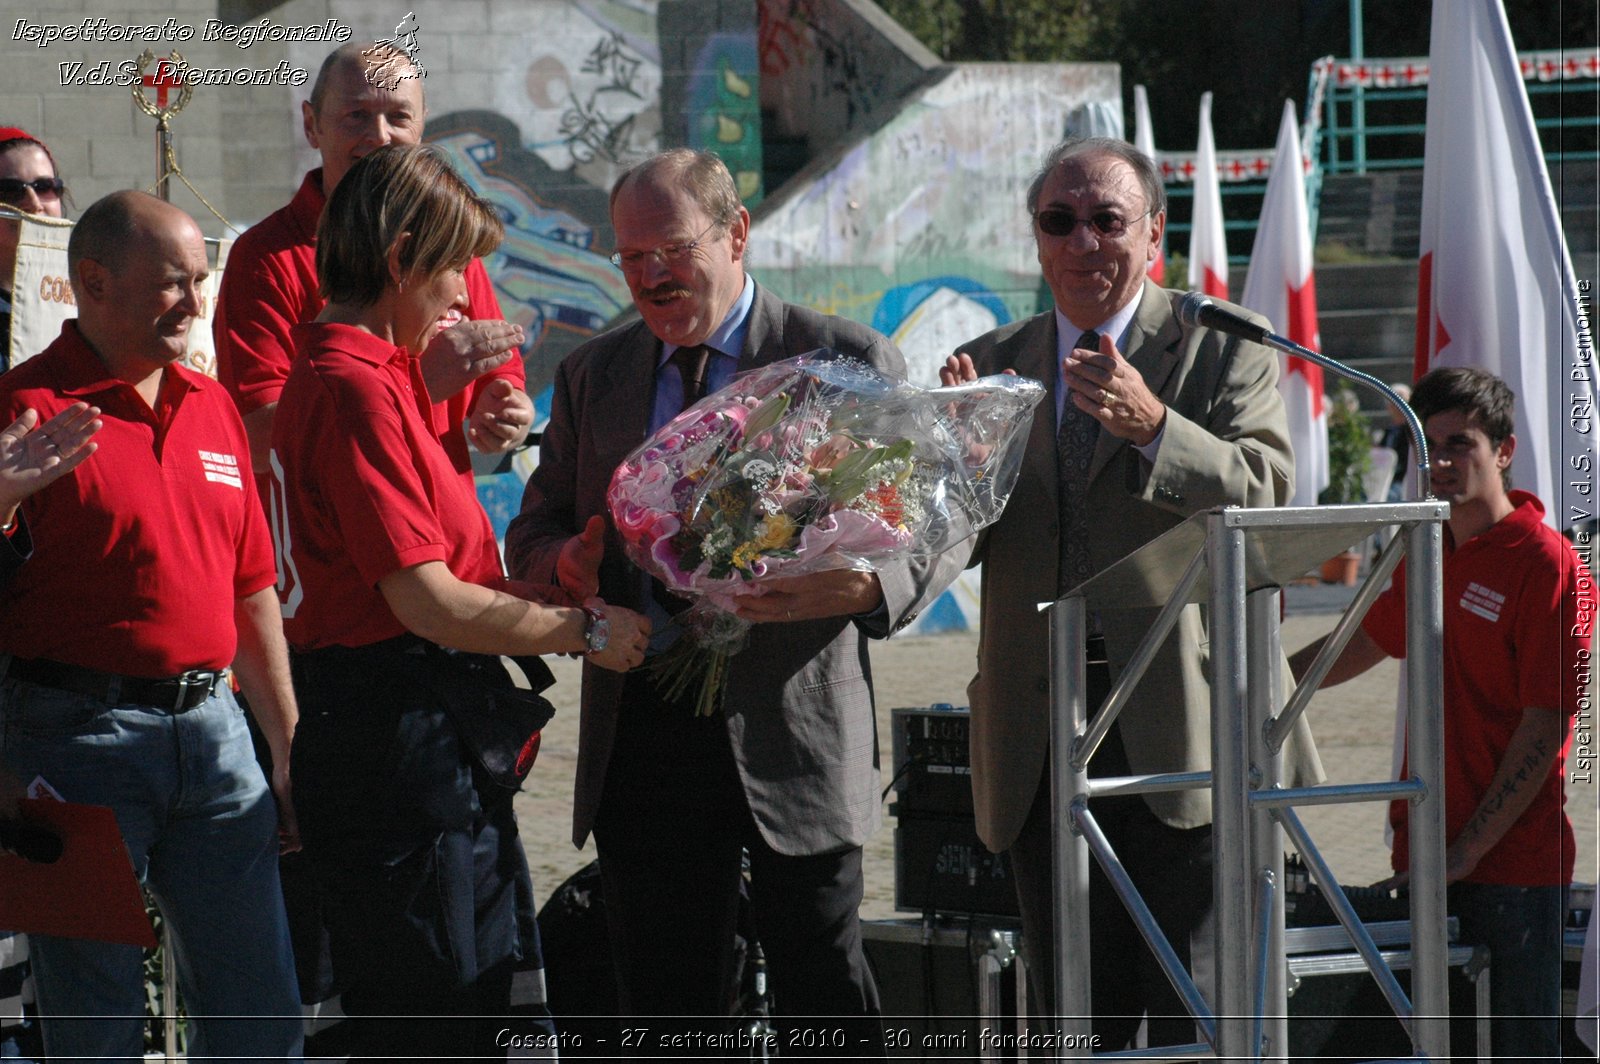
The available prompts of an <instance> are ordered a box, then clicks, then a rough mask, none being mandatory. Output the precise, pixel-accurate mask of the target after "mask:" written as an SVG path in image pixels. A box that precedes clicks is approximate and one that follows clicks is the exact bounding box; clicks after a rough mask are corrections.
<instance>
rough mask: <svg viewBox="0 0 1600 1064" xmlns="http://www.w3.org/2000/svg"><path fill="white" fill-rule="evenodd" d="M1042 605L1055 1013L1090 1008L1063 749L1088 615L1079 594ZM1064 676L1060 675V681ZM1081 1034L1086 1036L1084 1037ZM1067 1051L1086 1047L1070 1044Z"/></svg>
mask: <svg viewBox="0 0 1600 1064" xmlns="http://www.w3.org/2000/svg"><path fill="white" fill-rule="evenodd" d="M1049 611H1050V675H1051V677H1052V681H1051V684H1050V759H1049V764H1050V829H1051V833H1052V837H1053V838H1054V839H1055V842H1056V845H1055V853H1054V855H1053V857H1052V864H1053V871H1054V874H1055V887H1056V890H1055V899H1054V900H1055V905H1054V916H1055V928H1056V955H1055V977H1056V992H1055V1010H1056V1016H1057V1017H1069V1016H1070V1017H1079V1018H1084V1019H1087V1018H1088V1017H1090V1016H1092V1015H1093V1008H1092V1006H1091V1004H1090V985H1089V845H1088V843H1087V841H1086V840H1085V839H1084V838H1083V836H1082V835H1080V834H1078V833H1077V832H1076V831H1075V830H1074V828H1073V818H1072V812H1071V809H1070V804H1071V802H1072V801H1073V798H1074V796H1076V795H1080V794H1084V793H1086V792H1087V791H1088V788H1089V769H1088V767H1087V766H1086V765H1084V764H1079V763H1077V762H1076V761H1075V759H1074V758H1072V757H1070V756H1068V751H1070V750H1072V747H1073V741H1074V740H1075V739H1076V738H1077V737H1078V736H1080V735H1082V734H1083V733H1084V729H1085V726H1086V725H1087V723H1088V715H1089V707H1088V666H1087V663H1086V661H1085V658H1084V643H1085V641H1086V639H1087V637H1088V632H1089V625H1088V616H1087V612H1086V609H1085V605H1084V600H1083V597H1082V596H1081V595H1076V596H1072V597H1070V598H1064V599H1061V600H1059V601H1057V602H1055V603H1053V604H1052V605H1051V606H1050V607H1049ZM1063 679H1065V681H1066V682H1064V683H1063V682H1061V681H1062V680H1063ZM1084 1041H1087V1039H1085V1040H1084ZM1066 1052H1067V1053H1068V1054H1069V1055H1071V1056H1079V1057H1084V1056H1088V1055H1089V1054H1090V1047H1089V1046H1087V1045H1082V1046H1080V1045H1078V1044H1077V1041H1076V1040H1074V1044H1073V1045H1072V1046H1071V1047H1070V1048H1069V1049H1068V1050H1067V1051H1066Z"/></svg>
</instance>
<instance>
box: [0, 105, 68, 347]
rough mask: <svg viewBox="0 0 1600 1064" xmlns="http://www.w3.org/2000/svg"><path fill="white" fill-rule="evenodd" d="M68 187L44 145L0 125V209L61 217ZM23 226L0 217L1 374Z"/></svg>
mask: <svg viewBox="0 0 1600 1064" xmlns="http://www.w3.org/2000/svg"><path fill="white" fill-rule="evenodd" d="M66 196H67V186H66V184H65V183H64V182H63V181H62V180H61V175H60V174H59V173H57V172H56V160H55V157H54V156H53V155H51V154H50V149H49V148H47V147H45V146H44V142H43V141H41V140H39V139H38V138H37V137H35V136H34V135H33V134H31V133H29V132H28V131H27V130H25V129H20V128H18V127H16V126H0V206H5V207H10V208H12V209H13V210H19V211H27V212H28V213H29V214H42V215H45V216H46V217H49V218H60V217H61V214H62V205H63V201H64V200H65V199H66ZM21 229H22V226H21V224H20V223H19V222H17V220H16V219H14V218H7V217H0V373H3V372H5V371H6V370H8V369H10V368H11V277H12V274H13V273H14V272H15V270H16V268H17V239H18V237H19V236H20V234H21Z"/></svg>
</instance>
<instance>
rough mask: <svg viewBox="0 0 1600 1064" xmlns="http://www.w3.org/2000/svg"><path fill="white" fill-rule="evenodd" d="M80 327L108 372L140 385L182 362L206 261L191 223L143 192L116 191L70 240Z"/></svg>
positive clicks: (203, 247) (198, 303)
mask: <svg viewBox="0 0 1600 1064" xmlns="http://www.w3.org/2000/svg"><path fill="white" fill-rule="evenodd" d="M67 263H68V268H69V269H70V270H71V272H72V291H73V295H74V296H75V297H76V299H77V303H78V329H79V331H80V332H81V333H82V334H83V338H84V339H85V340H87V341H88V342H89V346H90V347H92V348H93V349H94V350H95V352H96V353H97V354H99V355H100V357H101V359H102V360H103V361H104V362H105V363H106V365H107V367H108V368H109V369H110V370H111V371H112V372H113V373H115V374H117V375H119V376H122V377H123V378H124V379H126V380H138V379H141V376H144V375H148V374H149V373H151V372H154V371H155V370H158V369H160V368H161V367H163V366H165V365H167V364H168V363H171V362H174V361H176V360H178V359H180V358H182V357H183V355H184V353H185V352H186V350H187V347H188V336H189V328H190V326H191V325H192V324H193V323H194V320H195V319H196V318H197V317H198V316H199V314H200V309H201V299H200V285H201V282H203V281H204V280H205V278H206V274H207V271H208V270H209V262H208V259H207V256H206V244H205V237H204V236H203V235H202V234H201V232H200V227H199V226H197V225H195V223H194V219H193V218H190V217H189V216H188V215H187V214H185V213H184V212H183V211H181V210H179V209H178V208H177V207H174V206H173V205H172V204H170V203H167V202H165V201H163V200H159V199H157V198H156V197H154V196H152V195H150V194H149V193H146V192H137V191H133V190H126V191H122V192H113V193H111V195H109V196H106V197H105V198H103V199H101V200H98V201H96V202H95V203H94V204H93V205H91V206H90V207H89V209H88V210H86V211H84V212H83V217H82V218H80V219H79V220H78V224H77V225H75V226H74V227H73V229H72V236H71V237H70V238H69V239H68V241H67Z"/></svg>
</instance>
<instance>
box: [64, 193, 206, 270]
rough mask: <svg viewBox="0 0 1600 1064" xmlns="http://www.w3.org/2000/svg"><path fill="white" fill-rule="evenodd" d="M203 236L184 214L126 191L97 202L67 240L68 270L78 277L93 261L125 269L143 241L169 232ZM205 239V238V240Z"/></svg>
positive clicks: (175, 208) (167, 205)
mask: <svg viewBox="0 0 1600 1064" xmlns="http://www.w3.org/2000/svg"><path fill="white" fill-rule="evenodd" d="M189 230H192V231H193V233H194V234H195V235H197V236H198V235H199V233H200V228H199V227H198V226H197V225H195V224H194V219H193V218H190V217H189V216H188V215H187V214H185V213H184V212H183V211H181V210H179V209H178V208H177V207H174V206H173V205H172V204H170V203H168V202H166V201H165V200H162V199H158V198H156V197H155V196H152V195H150V193H148V192H140V191H138V190H137V189H124V190H122V191H121V192H113V193H111V194H110V195H108V196H106V197H104V198H102V199H100V200H97V201H95V203H93V204H92V205H91V206H90V207H89V209H88V210H86V211H84V212H83V217H82V218H80V219H78V224H77V225H75V226H73V227H72V235H71V236H70V237H68V238H67V271H68V272H69V273H70V274H71V275H72V276H73V277H74V278H76V277H77V275H78V264H79V263H80V262H82V261H83V260H84V259H93V260H94V261H95V262H98V263H100V264H101V265H102V266H105V267H107V268H108V269H113V270H115V269H121V268H122V266H123V264H124V262H125V260H126V258H127V255H128V253H129V252H130V251H131V250H133V249H134V248H136V247H138V245H139V243H140V242H141V241H147V240H150V239H151V238H152V237H154V236H155V235H157V234H160V233H165V232H187V231H189ZM201 239H202V240H204V237H201Z"/></svg>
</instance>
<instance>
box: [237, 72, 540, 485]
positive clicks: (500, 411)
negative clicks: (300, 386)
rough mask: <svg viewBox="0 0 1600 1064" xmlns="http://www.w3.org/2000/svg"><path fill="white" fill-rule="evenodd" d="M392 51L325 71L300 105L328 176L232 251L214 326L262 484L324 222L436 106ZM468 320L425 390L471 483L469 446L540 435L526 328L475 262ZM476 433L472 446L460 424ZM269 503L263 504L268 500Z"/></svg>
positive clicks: (429, 355)
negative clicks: (358, 171) (353, 173)
mask: <svg viewBox="0 0 1600 1064" xmlns="http://www.w3.org/2000/svg"><path fill="white" fill-rule="evenodd" d="M408 71H409V72H413V73H416V71H415V68H414V66H413V65H412V64H411V61H410V59H409V58H408V57H407V56H406V55H405V53H404V52H400V51H397V50H396V49H394V48H393V46H391V45H382V44H379V45H373V44H362V43H359V42H351V43H350V44H347V45H344V46H343V47H340V48H338V49H336V50H334V51H333V52H331V53H330V54H329V55H328V57H327V59H325V60H324V61H323V63H322V67H321V69H320V70H319V71H318V72H317V79H316V81H315V82H314V83H313V84H312V87H311V99H310V100H309V101H307V102H305V103H302V104H301V105H300V109H301V118H302V120H303V122H304V124H305V136H306V142H307V143H308V144H310V145H311V146H312V147H313V148H315V149H317V151H318V153H319V154H320V155H321V156H322V165H321V166H320V167H318V168H317V169H315V170H312V171H311V172H310V173H308V174H306V176H305V179H304V180H303V181H302V182H301V184H300V190H299V191H298V192H296V193H295V196H294V199H292V200H291V201H289V204H288V205H287V206H285V207H284V208H283V209H281V210H279V211H277V212H276V213H274V214H272V215H269V216H268V217H267V218H266V219H265V220H264V221H262V222H261V223H260V224H259V225H255V226H253V227H251V228H250V230H249V231H247V232H246V233H245V234H244V235H243V236H241V237H240V238H239V240H238V242H237V243H236V244H234V246H233V250H232V252H231V253H230V254H229V256H228V269H227V272H226V274H225V275H224V277H223V281H222V291H221V292H220V294H219V295H218V299H217V316H216V320H215V321H214V322H213V323H212V329H213V333H214V335H215V337H216V345H217V377H218V379H219V380H221V381H222V383H223V385H224V386H225V387H226V388H227V389H228V392H229V393H230V394H231V395H232V396H233V398H234V401H235V402H236V403H238V405H239V412H240V413H241V414H242V415H243V416H244V423H245V429H246V430H247V431H248V432H249V434H250V444H251V448H252V456H253V457H254V459H255V461H256V467H257V468H258V469H259V470H260V471H261V473H262V475H263V477H264V476H265V475H266V471H267V466H266V461H267V449H268V446H269V444H270V442H271V439H272V421H273V417H274V415H275V412H276V411H277V408H278V395H279V393H280V392H282V391H283V382H284V381H285V380H287V379H288V377H289V364H290V362H291V361H293V359H294V354H295V351H294V342H293V340H292V339H291V338H290V335H289V333H290V330H291V329H292V328H293V327H294V326H295V325H298V324H300V323H301V322H307V321H310V320H312V319H313V318H315V317H316V316H317V314H318V313H320V312H321V310H322V306H323V300H322V297H321V296H320V295H318V294H317V267H316V253H317V247H316V236H317V219H318V218H320V217H321V216H322V208H323V205H324V204H325V203H327V201H328V197H329V196H330V195H332V194H333V190H334V188H336V187H337V186H338V184H339V182H340V180H341V179H343V177H344V175H345V173H346V172H347V171H348V170H349V169H350V167H352V166H354V165H355V163H356V160H358V159H361V158H362V157H364V156H365V155H367V154H368V153H369V152H371V151H374V150H376V149H378V148H381V147H383V146H384V145H385V144H419V143H421V141H422V130H423V123H424V119H425V118H426V114H427V103H426V100H425V99H424V97H423V92H422V78H421V77H420V76H410V77H406V76H402V75H403V74H405V73H407V72H408ZM466 281H467V299H468V307H467V310H466V312H465V315H464V317H463V320H461V321H458V322H453V323H446V322H441V325H442V326H446V327H444V328H441V330H440V332H439V335H438V336H437V338H435V340H434V342H433V343H432V344H430V345H429V346H428V349H427V350H426V351H424V352H423V355H422V367H423V371H422V372H423V379H424V381H425V383H426V384H427V386H428V395H429V397H430V398H432V399H433V401H434V421H435V427H436V428H437V430H438V432H439V437H440V441H441V442H442V443H443V444H444V448H445V451H446V452H447V453H449V455H450V460H451V462H452V463H453V464H454V465H455V467H456V469H457V471H458V472H460V473H461V474H462V475H463V476H465V477H467V478H469V479H470V478H471V476H472V459H471V455H470V453H469V452H468V450H467V437H468V436H470V437H471V439H472V443H473V446H474V447H476V448H477V450H479V451H480V452H482V453H484V454H499V453H502V452H505V451H509V450H511V449H512V448H514V447H516V446H517V445H518V444H520V443H521V442H522V441H523V440H524V439H525V438H526V437H527V435H528V430H529V428H531V427H532V425H533V404H532V402H531V401H530V400H529V399H528V395H527V392H526V391H524V390H523V385H524V382H525V379H526V378H525V376H524V372H523V366H522V358H521V355H520V351H519V347H520V345H521V343H522V341H523V335H522V327H521V326H520V325H515V324H512V323H511V322H508V321H505V320H504V315H503V314H502V313H501V310H500V303H499V301H498V300H497V299H496V298H495V294H494V286H493V285H491V284H490V282H489V275H488V274H487V273H486V272H485V271H484V268H483V263H482V262H481V261H479V260H477V259H474V260H473V261H472V264H471V265H470V266H469V267H468V268H467V276H466ZM463 423H466V425H467V431H466V436H463V434H462V425H463ZM263 498H265V494H264V493H263Z"/></svg>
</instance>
